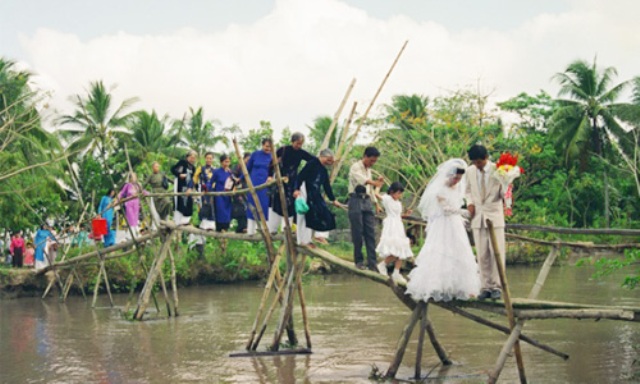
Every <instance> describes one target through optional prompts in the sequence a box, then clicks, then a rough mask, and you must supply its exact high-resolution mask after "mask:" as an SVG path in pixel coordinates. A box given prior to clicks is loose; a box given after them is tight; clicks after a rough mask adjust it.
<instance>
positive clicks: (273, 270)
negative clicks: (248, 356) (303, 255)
mask: <svg viewBox="0 0 640 384" xmlns="http://www.w3.org/2000/svg"><path fill="white" fill-rule="evenodd" d="M284 251H285V248H284V245H282V246H280V252H278V254H277V255H276V259H275V260H274V262H273V265H272V266H271V271H270V272H269V278H268V279H267V284H266V285H265V287H264V291H263V292H262V299H260V305H259V306H258V312H257V313H256V318H255V320H254V321H253V327H251V332H250V334H249V341H248V342H247V346H246V347H245V349H246V350H247V351H248V350H251V346H252V345H253V340H254V338H255V336H256V331H257V329H258V324H259V322H260V317H261V316H262V311H264V305H265V303H266V301H267V298H268V297H269V293H270V292H271V285H272V284H273V281H274V279H275V277H276V270H277V269H278V268H279V265H278V263H279V262H280V256H281V255H282V253H283V252H284Z"/></svg>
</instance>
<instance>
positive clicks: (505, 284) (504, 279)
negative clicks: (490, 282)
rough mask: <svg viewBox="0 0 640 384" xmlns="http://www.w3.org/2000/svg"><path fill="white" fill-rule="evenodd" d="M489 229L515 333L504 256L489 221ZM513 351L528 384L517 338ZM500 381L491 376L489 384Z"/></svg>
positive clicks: (524, 380) (519, 369)
mask: <svg viewBox="0 0 640 384" xmlns="http://www.w3.org/2000/svg"><path fill="white" fill-rule="evenodd" d="M486 223H487V228H488V229H489V235H490V239H491V247H492V248H493V255H494V257H495V262H496V266H497V267H498V273H499V274H500V282H501V284H502V295H503V296H504V306H505V309H506V310H507V317H508V319H509V326H510V327H511V330H512V331H513V330H514V328H515V327H516V321H515V318H514V315H513V306H512V305H511V293H510V292H509V282H508V280H507V274H506V273H505V270H504V266H503V264H502V256H501V255H500V248H499V247H498V240H497V239H496V234H495V231H494V230H493V223H492V222H491V220H489V219H487V221H486ZM513 350H514V351H515V354H516V364H517V366H518V376H519V377H520V383H522V384H526V383H527V377H526V375H525V372H524V360H523V359H522V351H521V350H520V343H519V342H518V339H517V338H516V340H515V343H514V344H513ZM497 380H498V378H497V377H495V378H494V377H492V376H489V383H490V384H494V383H495V382H496V381H497Z"/></svg>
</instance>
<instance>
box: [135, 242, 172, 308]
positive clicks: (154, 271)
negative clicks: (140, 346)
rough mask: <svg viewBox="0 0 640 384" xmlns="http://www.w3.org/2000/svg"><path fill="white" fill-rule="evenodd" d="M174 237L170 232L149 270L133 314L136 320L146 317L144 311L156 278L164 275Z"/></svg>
mask: <svg viewBox="0 0 640 384" xmlns="http://www.w3.org/2000/svg"><path fill="white" fill-rule="evenodd" d="M172 237H173V232H170V233H169V234H168V235H167V236H166V237H165V238H164V239H163V243H162V247H161V248H160V252H159V254H158V255H157V256H156V259H155V260H154V263H153V266H152V267H151V268H150V270H149V274H148V275H147V281H146V282H145V284H144V287H143V288H142V292H140V297H139V299H138V308H137V309H136V311H135V312H134V314H133V318H134V319H136V320H142V317H143V316H144V311H145V310H146V308H147V306H148V305H149V298H150V296H151V291H152V290H153V286H154V285H155V281H156V278H157V277H158V274H159V273H162V271H161V269H162V264H163V263H164V260H165V259H166V257H167V254H168V252H169V247H170V246H171V239H172Z"/></svg>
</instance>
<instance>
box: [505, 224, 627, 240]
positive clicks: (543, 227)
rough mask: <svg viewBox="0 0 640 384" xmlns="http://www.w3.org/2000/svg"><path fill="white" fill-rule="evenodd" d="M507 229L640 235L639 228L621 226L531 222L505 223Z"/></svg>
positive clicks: (575, 233)
mask: <svg viewBox="0 0 640 384" xmlns="http://www.w3.org/2000/svg"><path fill="white" fill-rule="evenodd" d="M507 228H508V229H512V230H520V231H538V232H545V233H561V234H570V235H615V236H633V237H637V236H640V229H622V228H562V227H553V226H549V225H531V224H511V223H510V224H507Z"/></svg>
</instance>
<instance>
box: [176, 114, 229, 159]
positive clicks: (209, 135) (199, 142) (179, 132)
mask: <svg viewBox="0 0 640 384" xmlns="http://www.w3.org/2000/svg"><path fill="white" fill-rule="evenodd" d="M219 124H220V123H219V122H218V121H216V120H210V121H207V120H205V119H204V112H203V110H202V107H200V108H198V109H197V110H195V111H194V110H193V108H191V107H190V108H189V114H188V117H186V118H185V119H183V120H177V121H175V122H174V125H173V128H172V134H174V135H176V136H177V137H178V140H179V141H178V143H179V144H180V145H182V146H183V147H187V148H190V149H193V150H194V151H196V152H197V153H198V154H200V155H202V154H204V153H205V152H207V151H211V150H213V148H214V147H215V146H216V145H217V144H218V143H224V144H225V145H227V146H228V145H229V138H228V137H227V136H226V135H225V132H226V130H225V129H219V128H218V126H219Z"/></svg>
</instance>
